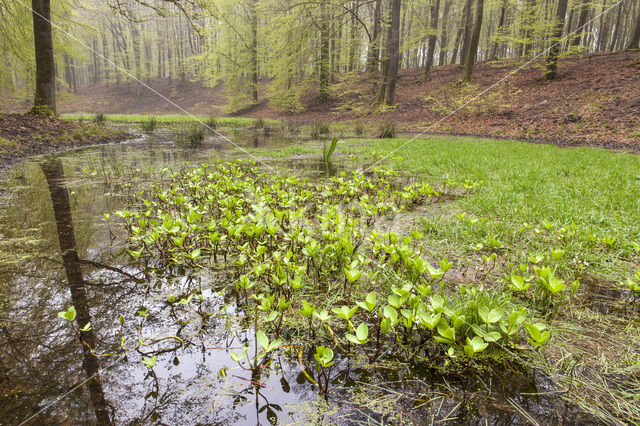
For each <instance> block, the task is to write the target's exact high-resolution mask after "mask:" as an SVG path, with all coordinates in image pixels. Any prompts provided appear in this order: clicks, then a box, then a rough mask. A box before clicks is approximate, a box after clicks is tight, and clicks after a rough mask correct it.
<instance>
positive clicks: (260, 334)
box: [256, 330, 269, 349]
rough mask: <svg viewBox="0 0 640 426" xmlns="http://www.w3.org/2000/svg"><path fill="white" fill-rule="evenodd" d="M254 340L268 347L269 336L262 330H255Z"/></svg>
mask: <svg viewBox="0 0 640 426" xmlns="http://www.w3.org/2000/svg"><path fill="white" fill-rule="evenodd" d="M256 340H257V341H258V343H260V346H262V347H263V348H265V349H267V348H268V347H269V338H268V337H267V335H266V334H264V332H263V331H262V330H258V331H256Z"/></svg>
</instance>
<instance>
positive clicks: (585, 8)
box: [571, 0, 589, 47]
mask: <svg viewBox="0 0 640 426" xmlns="http://www.w3.org/2000/svg"><path fill="white" fill-rule="evenodd" d="M588 16H589V0H582V6H581V7H580V17H579V18H578V25H577V26H576V29H575V31H577V32H578V33H577V34H575V35H574V38H573V40H572V41H571V46H572V47H577V46H580V42H581V41H582V36H583V35H584V34H585V28H583V27H584V26H585V24H586V23H587V17H588Z"/></svg>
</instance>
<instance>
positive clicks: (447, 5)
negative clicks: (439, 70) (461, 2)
mask: <svg viewBox="0 0 640 426" xmlns="http://www.w3.org/2000/svg"><path fill="white" fill-rule="evenodd" d="M451 3H452V1H451V0H444V10H443V11H442V34H441V35H440V52H439V58H438V65H440V66H442V65H444V64H445V61H446V59H447V43H448V41H449V40H448V38H447V35H448V34H449V32H448V31H447V24H448V22H447V18H448V17H449V10H451Z"/></svg>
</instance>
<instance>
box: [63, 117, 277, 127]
mask: <svg viewBox="0 0 640 426" xmlns="http://www.w3.org/2000/svg"><path fill="white" fill-rule="evenodd" d="M95 116H96V115H95V114H61V115H60V118H61V119H62V120H70V121H89V120H94V119H95ZM104 118H105V121H106V122H111V123H134V124H138V123H145V122H148V121H149V120H151V119H152V118H155V120H156V122H157V123H158V124H173V123H191V122H196V121H202V122H203V123H207V122H208V121H209V120H210V119H211V117H209V116H204V115H198V116H194V117H191V116H188V115H176V114H170V115H144V114H105V115H104ZM264 121H265V122H267V123H269V124H275V123H278V121H277V120H264ZM254 122H255V119H253V118H245V117H222V118H216V123H217V125H219V126H222V127H249V126H251V125H252V124H253V123H254Z"/></svg>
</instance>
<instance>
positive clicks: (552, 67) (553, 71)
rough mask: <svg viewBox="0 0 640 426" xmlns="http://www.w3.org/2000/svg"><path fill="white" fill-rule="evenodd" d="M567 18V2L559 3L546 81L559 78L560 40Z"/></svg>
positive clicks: (560, 0) (548, 58)
mask: <svg viewBox="0 0 640 426" xmlns="http://www.w3.org/2000/svg"><path fill="white" fill-rule="evenodd" d="M566 16H567V0H559V1H558V9H557V10H556V24H555V29H554V31H553V36H552V39H551V43H552V45H551V49H549V56H548V57H547V71H546V73H545V75H544V80H547V81H548V80H555V79H556V78H557V77H558V54H559V53H560V43H559V41H560V39H561V38H562V29H563V28H564V20H565V17H566Z"/></svg>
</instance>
